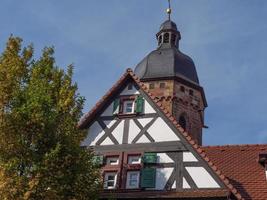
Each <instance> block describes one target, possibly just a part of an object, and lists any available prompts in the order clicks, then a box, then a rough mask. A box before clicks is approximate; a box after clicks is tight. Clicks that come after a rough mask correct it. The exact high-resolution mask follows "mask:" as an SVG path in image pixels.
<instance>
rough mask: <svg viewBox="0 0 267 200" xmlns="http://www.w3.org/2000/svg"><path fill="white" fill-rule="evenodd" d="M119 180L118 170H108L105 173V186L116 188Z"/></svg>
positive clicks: (106, 187)
mask: <svg viewBox="0 0 267 200" xmlns="http://www.w3.org/2000/svg"><path fill="white" fill-rule="evenodd" d="M116 182H117V173H116V172H107V173H105V180H104V188H105V189H115V188H116Z"/></svg>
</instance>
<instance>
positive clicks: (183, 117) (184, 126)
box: [179, 115, 186, 130]
mask: <svg viewBox="0 0 267 200" xmlns="http://www.w3.org/2000/svg"><path fill="white" fill-rule="evenodd" d="M179 124H180V126H181V127H182V128H183V129H184V130H186V119H185V116H184V115H181V116H180V118H179Z"/></svg>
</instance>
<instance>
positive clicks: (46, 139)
mask: <svg viewBox="0 0 267 200" xmlns="http://www.w3.org/2000/svg"><path fill="white" fill-rule="evenodd" d="M53 54H54V50H53V48H44V50H43V53H42V55H41V56H40V58H39V59H38V60H34V59H33V47H32V46H31V45H29V46H27V47H25V48H23V49H22V40H21V39H20V38H17V37H13V36H11V37H10V38H9V39H8V42H7V45H6V48H5V50H4V52H3V53H2V54H1V55H0V199H3V200H5V199H8V200H10V199H12V200H13V199H38V200H42V199H53V200H54V199H55V200H57V199H64V200H65V199H66V200H68V199H71V200H79V199H81V200H82V199H96V196H97V191H98V189H99V185H100V179H99V170H98V168H97V166H95V165H94V164H93V162H92V154H91V153H90V152H88V151H87V150H86V149H83V148H81V147H80V143H81V141H82V139H83V138H84V137H85V134H86V133H85V131H83V130H79V129H78V128H77V123H78V120H79V119H80V117H81V114H82V107H83V103H84V98H83V97H81V96H80V95H79V93H78V92H77V85H76V84H75V83H73V80H72V75H73V67H72V66H69V67H68V69H67V71H66V72H65V71H64V70H62V69H60V68H58V67H57V66H56V64H55V59H54V57H53Z"/></svg>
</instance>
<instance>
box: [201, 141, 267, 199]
mask: <svg viewBox="0 0 267 200" xmlns="http://www.w3.org/2000/svg"><path fill="white" fill-rule="evenodd" d="M202 149H204V150H205V151H206V153H207V155H208V157H209V158H210V159H211V160H212V161H213V162H214V164H215V165H216V166H218V167H219V168H220V170H222V172H223V174H224V175H225V176H226V177H227V178H228V180H229V181H230V183H231V184H232V185H233V186H234V187H235V188H236V190H237V192H238V193H240V194H241V195H242V197H243V198H244V199H246V200H267V180H266V175H265V169H264V166H262V165H261V164H260V163H259V162H258V157H259V154H260V153H266V152H267V144H263V145H226V146H206V147H202Z"/></svg>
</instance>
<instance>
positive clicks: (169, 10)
mask: <svg viewBox="0 0 267 200" xmlns="http://www.w3.org/2000/svg"><path fill="white" fill-rule="evenodd" d="M168 3H169V7H168V8H167V10H166V12H167V14H168V18H169V20H171V13H172V9H171V0H168Z"/></svg>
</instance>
